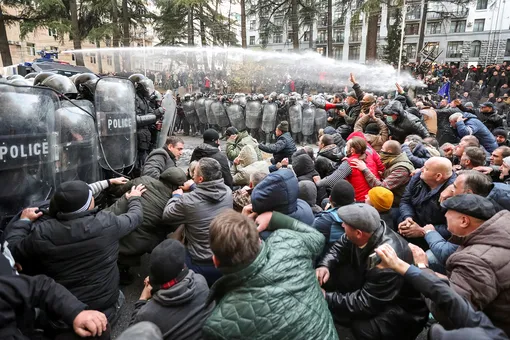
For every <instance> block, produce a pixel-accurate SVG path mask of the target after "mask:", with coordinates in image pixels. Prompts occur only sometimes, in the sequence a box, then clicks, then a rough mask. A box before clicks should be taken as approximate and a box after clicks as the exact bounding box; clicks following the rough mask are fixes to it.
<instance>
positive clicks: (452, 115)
mask: <svg viewBox="0 0 510 340" xmlns="http://www.w3.org/2000/svg"><path fill="white" fill-rule="evenodd" d="M459 117H462V112H455V113H454V114H451V115H450V117H448V121H450V122H451V121H452V120H455V121H457V119H459Z"/></svg>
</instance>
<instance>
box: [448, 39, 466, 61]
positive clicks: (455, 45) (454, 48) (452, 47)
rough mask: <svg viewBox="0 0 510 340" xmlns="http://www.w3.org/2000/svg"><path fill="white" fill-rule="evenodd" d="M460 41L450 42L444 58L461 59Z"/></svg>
mask: <svg viewBox="0 0 510 340" xmlns="http://www.w3.org/2000/svg"><path fill="white" fill-rule="evenodd" d="M462 44H463V42H462V41H450V42H448V47H447V49H446V58H461V57H462Z"/></svg>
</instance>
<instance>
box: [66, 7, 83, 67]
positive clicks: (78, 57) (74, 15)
mask: <svg viewBox="0 0 510 340" xmlns="http://www.w3.org/2000/svg"><path fill="white" fill-rule="evenodd" d="M69 11H70V12H71V32H72V34H73V47H74V49H75V50H81V37H80V27H79V25H78V8H77V6H76V0H69ZM74 60H75V61H76V65H77V66H85V61H84V60H83V53H81V52H80V53H75V54H74Z"/></svg>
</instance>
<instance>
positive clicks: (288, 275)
mask: <svg viewBox="0 0 510 340" xmlns="http://www.w3.org/2000/svg"><path fill="white" fill-rule="evenodd" d="M256 223H257V224H258V227H257V225H256V224H255V223H254V222H253V221H252V220H250V219H249V218H248V217H246V216H243V215H241V214H239V213H237V212H234V211H232V210H229V211H225V212H223V213H221V214H219V215H218V216H217V217H216V218H215V219H214V220H213V221H212V222H211V227H210V231H209V238H210V245H211V250H212V252H213V254H214V255H213V262H214V264H215V266H216V267H217V268H218V269H219V270H220V271H221V272H222V273H223V277H222V278H220V279H219V280H218V281H217V282H216V283H215V284H214V286H213V287H212V288H211V293H210V295H209V301H208V302H209V303H212V302H213V301H215V302H216V303H217V305H216V307H215V309H214V310H213V312H212V314H211V316H210V317H209V319H208V320H207V321H206V323H205V325H204V328H203V336H204V338H205V339H278V340H283V339H292V340H298V339H303V340H309V339H328V340H335V339H338V335H337V333H336V330H335V327H334V325H333V319H332V317H331V314H330V312H329V310H328V307H327V304H326V303H325V300H324V298H323V293H322V291H321V289H320V287H319V285H318V284H317V279H316V277H315V273H314V270H313V259H315V258H316V257H317V256H318V255H319V254H321V252H322V247H323V245H324V236H322V234H320V233H319V232H318V231H316V230H314V229H312V228H311V227H309V226H307V225H306V224H304V223H301V222H299V221H297V220H294V219H292V218H290V217H288V216H285V215H283V214H280V213H278V212H265V213H263V214H261V215H260V216H258V217H257V220H256ZM266 229H267V230H271V231H274V232H273V233H272V235H271V237H269V238H268V239H267V240H266V241H261V240H260V239H259V232H261V231H263V230H266Z"/></svg>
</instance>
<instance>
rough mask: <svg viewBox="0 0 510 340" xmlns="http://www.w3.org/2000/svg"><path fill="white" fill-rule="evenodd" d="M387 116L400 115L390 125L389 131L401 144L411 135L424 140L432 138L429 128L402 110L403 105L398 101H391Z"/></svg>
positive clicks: (387, 108) (385, 110) (386, 112)
mask: <svg viewBox="0 0 510 340" xmlns="http://www.w3.org/2000/svg"><path fill="white" fill-rule="evenodd" d="M383 112H384V114H385V115H392V114H394V113H397V114H398V118H397V119H396V120H395V121H394V122H392V123H389V124H388V129H389V130H390V132H391V136H392V137H393V139H395V140H397V141H398V142H400V143H404V141H405V139H406V137H407V136H409V135H418V136H420V137H422V138H425V137H430V134H429V132H428V130H427V128H426V127H425V126H424V125H423V123H422V122H421V121H420V119H419V118H418V117H416V116H414V115H412V114H410V113H408V112H406V111H404V109H403V108H402V104H401V103H400V102H399V101H397V100H393V101H391V102H390V103H389V104H388V105H387V106H386V107H385V108H384V109H383Z"/></svg>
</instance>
